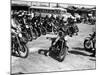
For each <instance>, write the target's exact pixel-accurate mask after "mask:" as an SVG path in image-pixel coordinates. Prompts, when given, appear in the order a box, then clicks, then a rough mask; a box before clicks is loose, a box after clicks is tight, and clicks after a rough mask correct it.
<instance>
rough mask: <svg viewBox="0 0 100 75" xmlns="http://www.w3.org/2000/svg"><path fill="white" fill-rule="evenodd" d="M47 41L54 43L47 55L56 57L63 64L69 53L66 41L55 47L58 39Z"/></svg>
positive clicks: (58, 43)
mask: <svg viewBox="0 0 100 75" xmlns="http://www.w3.org/2000/svg"><path fill="white" fill-rule="evenodd" d="M47 39H50V40H52V43H51V47H50V48H49V51H48V52H47V53H46V54H47V55H49V56H51V57H55V58H56V59H57V60H58V61H59V62H62V61H63V60H64V59H65V57H66V53H67V51H68V47H67V45H66V41H65V40H64V39H63V40H59V41H58V42H57V43H56V45H53V43H54V41H55V40H56V38H50V37H47Z"/></svg>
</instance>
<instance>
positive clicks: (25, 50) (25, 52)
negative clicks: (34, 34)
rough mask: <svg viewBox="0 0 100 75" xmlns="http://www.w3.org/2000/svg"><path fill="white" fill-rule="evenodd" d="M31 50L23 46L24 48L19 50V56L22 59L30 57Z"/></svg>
mask: <svg viewBox="0 0 100 75" xmlns="http://www.w3.org/2000/svg"><path fill="white" fill-rule="evenodd" d="M28 53H29V50H28V48H27V46H26V45H22V48H18V54H19V57H21V58H26V57H27V56H28Z"/></svg>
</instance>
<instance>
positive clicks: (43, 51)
mask: <svg viewBox="0 0 100 75" xmlns="http://www.w3.org/2000/svg"><path fill="white" fill-rule="evenodd" d="M38 53H39V54H42V55H45V56H50V57H51V58H53V59H55V60H57V61H58V59H57V56H56V55H55V54H54V53H52V54H50V55H48V54H47V53H48V50H44V49H40V50H38Z"/></svg>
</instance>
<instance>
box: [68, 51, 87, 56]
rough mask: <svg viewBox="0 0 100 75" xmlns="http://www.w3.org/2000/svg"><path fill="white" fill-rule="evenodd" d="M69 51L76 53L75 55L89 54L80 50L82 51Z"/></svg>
mask: <svg viewBox="0 0 100 75" xmlns="http://www.w3.org/2000/svg"><path fill="white" fill-rule="evenodd" d="M69 53H71V54H75V55H83V56H89V55H88V54H86V53H83V52H80V51H69Z"/></svg>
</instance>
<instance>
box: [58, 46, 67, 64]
mask: <svg viewBox="0 0 100 75" xmlns="http://www.w3.org/2000/svg"><path fill="white" fill-rule="evenodd" d="M65 57H66V48H64V49H63V50H62V51H61V52H60V53H59V58H58V61H59V62H62V61H63V60H64V59H65Z"/></svg>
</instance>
